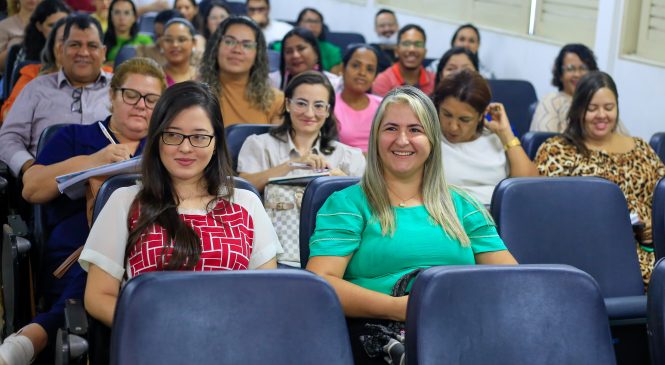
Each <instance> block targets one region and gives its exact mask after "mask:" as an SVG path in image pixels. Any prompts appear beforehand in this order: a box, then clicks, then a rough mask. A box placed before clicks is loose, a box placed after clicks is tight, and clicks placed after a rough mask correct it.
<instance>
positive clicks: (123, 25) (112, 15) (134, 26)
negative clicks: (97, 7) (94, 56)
mask: <svg viewBox="0 0 665 365" xmlns="http://www.w3.org/2000/svg"><path fill="white" fill-rule="evenodd" d="M108 19H109V23H108V29H106V33H104V45H105V46H106V61H107V63H108V64H113V61H115V57H116V56H117V55H118V52H120V49H121V48H122V47H124V46H137V45H150V44H152V38H150V36H148V35H145V34H139V23H138V17H137V15H136V6H135V5H134V3H133V2H132V1H131V0H113V1H111V5H109V15H108Z"/></svg>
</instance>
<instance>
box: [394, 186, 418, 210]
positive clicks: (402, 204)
mask: <svg viewBox="0 0 665 365" xmlns="http://www.w3.org/2000/svg"><path fill="white" fill-rule="evenodd" d="M386 187H387V188H388V190H389V191H390V192H391V193H393V195H395V196H396V197H398V198H399V200H400V202H399V204H398V205H399V207H400V208H404V207H405V206H406V202H408V201H409V200H411V199H413V198H415V197H416V196H418V194H420V191H417V192H416V193H415V194H413V195H412V196H411V197H410V198H408V199H403V198H402V197H401V196H399V195H397V193H396V192H394V191H393V189H391V188H390V186H388V184H386Z"/></svg>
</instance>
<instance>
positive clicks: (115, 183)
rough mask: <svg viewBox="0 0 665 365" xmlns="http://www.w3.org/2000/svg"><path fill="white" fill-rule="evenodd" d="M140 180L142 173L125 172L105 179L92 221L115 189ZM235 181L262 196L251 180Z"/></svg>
mask: <svg viewBox="0 0 665 365" xmlns="http://www.w3.org/2000/svg"><path fill="white" fill-rule="evenodd" d="M140 180H141V175H140V174H124V175H115V176H111V177H110V178H108V179H107V180H106V181H104V183H103V184H102V186H101V187H100V188H99V192H97V197H96V198H95V206H94V208H93V211H92V221H93V222H94V221H95V220H96V219H97V216H98V215H99V213H101V211H102V208H104V204H106V202H107V201H108V200H109V198H110V197H111V194H113V192H114V191H116V190H117V189H118V188H122V187H126V186H132V185H136V183H137V182H139V181H140ZM233 182H234V184H235V187H236V188H239V189H245V190H249V191H251V192H252V193H254V194H256V196H258V197H259V198H261V195H260V194H259V191H258V190H256V188H255V187H254V185H252V184H251V183H250V182H249V181H247V180H245V179H243V178H241V177H235V176H234V177H233Z"/></svg>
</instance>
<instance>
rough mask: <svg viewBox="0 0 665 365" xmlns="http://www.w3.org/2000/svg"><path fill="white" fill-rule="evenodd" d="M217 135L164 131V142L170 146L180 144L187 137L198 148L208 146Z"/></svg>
mask: <svg viewBox="0 0 665 365" xmlns="http://www.w3.org/2000/svg"><path fill="white" fill-rule="evenodd" d="M214 137H215V136H211V135H208V134H182V133H177V132H162V142H164V144H167V145H169V146H180V145H181V144H182V142H184V141H185V139H188V140H189V144H191V145H192V147H196V148H206V147H208V146H210V142H212V139H213V138H214Z"/></svg>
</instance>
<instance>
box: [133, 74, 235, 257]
mask: <svg viewBox="0 0 665 365" xmlns="http://www.w3.org/2000/svg"><path fill="white" fill-rule="evenodd" d="M191 107H200V108H202V109H203V110H205V112H206V114H207V115H208V117H209V118H210V122H211V123H212V128H213V131H214V135H215V138H214V140H213V142H214V144H215V150H214V152H213V155H212V159H211V160H210V163H209V164H208V166H206V168H205V170H204V171H203V176H204V177H203V178H204V179H205V183H206V189H207V192H208V194H210V195H212V196H214V197H216V198H217V197H220V196H221V197H222V198H224V199H227V200H229V199H230V198H231V197H232V196H233V178H232V177H231V176H232V175H233V170H232V169H231V159H230V158H229V154H228V150H227V146H226V139H225V137H224V123H223V121H222V113H221V108H220V105H219V99H218V98H217V96H216V95H215V94H214V93H213V92H212V91H211V90H210V88H209V87H208V86H207V85H206V84H202V83H200V82H196V81H185V82H181V83H177V84H175V85H173V86H171V87H170V88H168V89H166V91H165V92H164V94H162V97H161V98H160V99H159V102H157V105H155V109H154V111H153V113H152V118H151V119H150V126H149V127H148V136H147V138H146V145H145V148H144V152H143V164H142V175H143V185H142V187H141V190H140V191H139V193H138V195H137V196H136V199H135V200H134V202H133V203H132V208H131V209H130V212H134V211H135V210H136V209H139V219H138V221H137V222H136V226H135V227H134V228H133V229H132V230H131V231H130V232H129V237H128V239H127V248H126V249H125V261H124V262H127V260H128V258H129V255H130V254H131V252H132V251H133V250H134V249H135V248H136V247H137V245H139V244H140V242H141V239H142V236H143V234H144V233H145V232H146V231H147V230H149V229H150V227H152V226H153V225H158V226H160V227H162V228H164V229H165V230H166V234H167V235H168V238H169V239H170V240H171V241H172V242H173V252H172V254H171V257H170V258H169V260H168V262H166V263H164V266H163V267H164V269H165V270H182V269H191V268H194V267H195V266H196V264H197V262H198V260H199V257H200V255H201V243H200V238H199V237H198V236H197V235H196V233H195V232H194V230H193V229H192V228H190V227H189V226H188V225H187V224H185V222H183V221H182V220H181V219H180V217H179V216H178V204H179V199H178V196H177V194H176V192H175V189H174V186H173V181H172V180H171V175H170V174H169V173H168V171H167V170H166V168H165V167H164V164H163V163H162V160H161V158H160V156H159V147H160V144H161V136H162V132H163V131H164V130H165V129H166V128H168V126H169V125H170V124H171V122H172V121H173V119H174V118H175V117H176V116H177V115H178V114H179V113H180V112H182V111H183V110H185V109H187V108H191ZM183 143H187V142H183ZM216 198H215V199H214V200H213V201H211V202H210V204H209V206H210V205H212V204H213V203H214V202H215V201H216V200H217V199H216ZM130 214H131V213H130Z"/></svg>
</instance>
